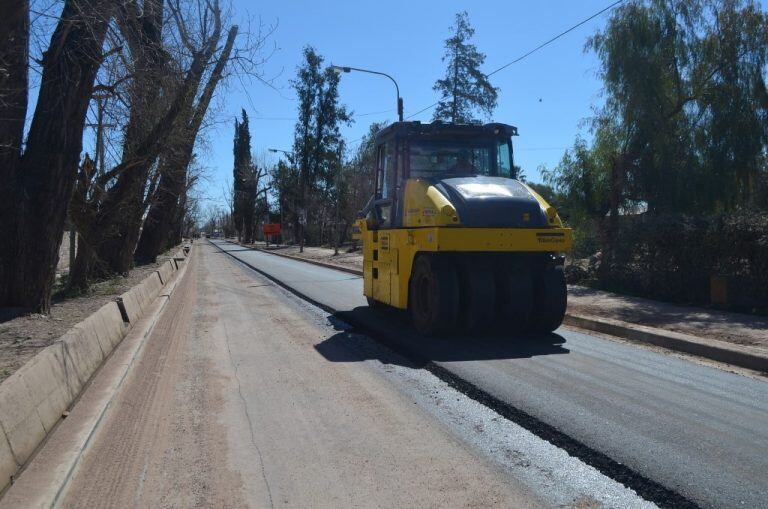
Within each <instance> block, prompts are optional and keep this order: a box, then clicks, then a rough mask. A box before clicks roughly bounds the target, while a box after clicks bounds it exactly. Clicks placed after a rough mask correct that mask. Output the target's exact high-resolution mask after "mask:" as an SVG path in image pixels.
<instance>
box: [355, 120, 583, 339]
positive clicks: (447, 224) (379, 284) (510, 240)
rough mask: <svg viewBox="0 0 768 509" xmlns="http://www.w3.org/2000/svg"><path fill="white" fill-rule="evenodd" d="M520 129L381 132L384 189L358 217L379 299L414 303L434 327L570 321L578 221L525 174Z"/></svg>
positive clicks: (370, 286)
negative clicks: (571, 255) (568, 263)
mask: <svg viewBox="0 0 768 509" xmlns="http://www.w3.org/2000/svg"><path fill="white" fill-rule="evenodd" d="M515 135H517V128H516V127H513V126H510V125H506V124H499V123H492V124H485V125H479V124H477V125H458V124H445V123H442V122H433V123H431V124H422V123H420V122H396V123H394V124H392V125H390V126H389V127H387V128H385V129H383V130H381V131H379V133H378V134H377V135H376V150H377V166H376V168H377V170H376V182H375V194H374V196H373V197H372V198H371V200H370V201H369V203H368V205H367V206H366V208H365V209H364V210H363V211H362V212H361V214H360V219H359V220H358V221H357V225H356V228H355V230H356V234H357V236H358V237H359V238H361V239H362V240H363V274H364V294H365V296H366V297H367V299H368V303H369V305H370V306H376V305H378V304H379V303H383V304H388V305H391V306H394V307H396V308H400V309H408V310H409V311H410V314H411V317H412V320H413V323H414V326H415V327H416V329H417V330H418V331H419V332H420V333H422V334H426V335H442V334H448V333H453V332H461V331H464V332H478V331H481V330H483V329H489V328H491V326H493V325H494V324H496V325H500V327H501V328H502V329H506V330H513V331H536V332H549V331H552V330H554V329H556V328H557V327H559V326H560V324H561V323H562V321H563V317H564V315H565V308H566V299H567V297H566V283H565V276H564V273H563V262H564V259H565V256H564V252H566V251H569V250H570V249H571V244H572V232H571V230H570V228H564V227H563V223H562V221H561V220H560V217H559V215H558V214H557V211H556V210H555V209H554V207H552V206H550V205H549V204H548V203H547V202H546V201H545V200H544V199H543V198H542V197H541V196H539V195H538V194H537V193H536V192H535V191H534V190H533V189H531V188H530V187H528V186H527V185H525V183H523V182H521V181H519V180H518V179H517V178H516V175H515V170H514V168H515V167H514V164H513V151H512V136H515Z"/></svg>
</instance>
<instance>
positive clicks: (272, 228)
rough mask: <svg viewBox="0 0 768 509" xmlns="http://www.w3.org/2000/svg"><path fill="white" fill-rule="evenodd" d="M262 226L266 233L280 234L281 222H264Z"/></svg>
mask: <svg viewBox="0 0 768 509" xmlns="http://www.w3.org/2000/svg"><path fill="white" fill-rule="evenodd" d="M261 228H262V231H263V232H264V235H280V231H281V227H280V223H264V224H263V225H262V226H261Z"/></svg>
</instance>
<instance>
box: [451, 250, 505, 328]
mask: <svg viewBox="0 0 768 509" xmlns="http://www.w3.org/2000/svg"><path fill="white" fill-rule="evenodd" d="M461 271H462V273H461V276H460V278H459V281H460V285H461V286H460V287H459V294H460V301H459V302H460V304H459V313H460V314H459V316H460V322H459V326H460V327H461V329H462V331H463V332H464V333H466V334H477V333H483V332H486V331H488V330H490V329H491V327H492V326H493V324H494V318H496V316H495V315H496V281H495V278H494V274H493V270H492V268H491V267H489V266H488V265H487V264H486V263H485V261H484V260H482V259H481V258H480V257H475V256H470V257H468V258H467V259H466V260H464V261H463V267H462V268H461Z"/></svg>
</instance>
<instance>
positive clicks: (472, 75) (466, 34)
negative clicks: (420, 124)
mask: <svg viewBox="0 0 768 509" xmlns="http://www.w3.org/2000/svg"><path fill="white" fill-rule="evenodd" d="M451 32H452V35H451V37H449V38H448V39H446V41H445V55H443V62H447V63H448V65H447V66H446V69H445V77H444V78H443V79H440V80H437V82H436V83H435V86H434V87H432V88H433V90H435V91H437V92H439V93H440V102H438V104H437V108H436V109H435V115H434V120H444V121H448V122H454V123H467V122H469V121H470V120H472V117H473V114H474V113H475V112H476V111H477V110H480V111H481V112H482V113H484V114H485V115H486V117H490V116H491V114H492V113H493V110H494V108H496V100H497V98H498V93H499V89H498V88H495V87H494V86H493V85H491V83H490V82H489V81H488V77H487V76H486V75H485V74H484V73H483V72H482V71H481V70H480V67H481V66H482V65H483V63H484V62H485V54H483V53H480V52H479V51H478V50H477V47H475V45H474V44H472V43H471V42H470V40H471V39H472V36H473V35H474V34H475V29H474V28H472V25H470V24H469V15H468V14H467V12H466V11H464V12H460V13H458V14H456V24H455V25H454V26H452V27H451Z"/></svg>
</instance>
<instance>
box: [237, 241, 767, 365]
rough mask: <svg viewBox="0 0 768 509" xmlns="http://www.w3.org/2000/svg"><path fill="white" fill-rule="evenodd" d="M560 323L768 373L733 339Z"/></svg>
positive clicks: (587, 320)
mask: <svg viewBox="0 0 768 509" xmlns="http://www.w3.org/2000/svg"><path fill="white" fill-rule="evenodd" d="M227 242H230V241H227ZM230 244H235V245H238V246H242V247H246V248H248V249H253V250H254V251H260V252H262V253H268V254H271V255H275V256H281V257H283V258H289V259H292V260H297V261H300V262H305V263H309V264H312V265H317V266H320V267H325V268H328V269H335V270H339V271H342V272H347V273H349V274H355V275H358V276H362V275H363V271H361V270H357V269H351V268H347V267H339V266H338V265H334V264H332V263H324V262H319V261H316V260H307V259H304V258H301V257H299V256H294V255H289V254H285V253H275V252H273V251H270V250H268V249H261V248H258V247H248V246H243V245H242V244H236V243H234V242H230ZM563 324H565V325H569V326H573V327H579V328H582V329H587V330H592V331H595V332H601V333H603V334H609V335H611V336H616V337H619V338H623V339H629V340H631V341H638V342H641V343H650V344H652V345H656V346H660V347H662V348H667V349H669V350H675V351H678V352H685V353H689V354H693V355H698V356H699V357H704V358H706V359H711V360H714V361H718V362H724V363H727V364H731V365H734V366H739V367H742V368H747V369H753V370H755V371H761V372H764V373H768V352H765V351H762V350H761V349H758V348H753V347H749V346H743V345H735V344H732V343H726V342H725V341H718V340H716V339H707V338H700V337H698V336H692V335H690V334H682V333H679V332H674V331H668V330H665V329H657V328H654V327H647V326H644V325H637V324H631V323H627V322H622V321H619V320H611V319H609V318H597V317H592V316H584V315H572V314H570V313H566V315H565V320H564V321H563Z"/></svg>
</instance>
